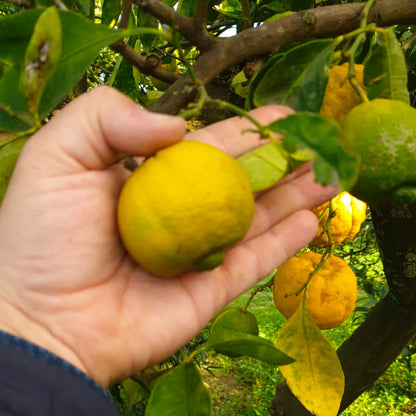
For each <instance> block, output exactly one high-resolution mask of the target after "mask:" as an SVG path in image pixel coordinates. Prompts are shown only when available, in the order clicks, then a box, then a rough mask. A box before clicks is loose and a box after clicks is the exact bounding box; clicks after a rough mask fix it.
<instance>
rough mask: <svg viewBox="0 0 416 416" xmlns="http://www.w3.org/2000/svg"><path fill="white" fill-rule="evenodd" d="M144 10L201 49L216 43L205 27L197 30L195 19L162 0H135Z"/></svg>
mask: <svg viewBox="0 0 416 416" xmlns="http://www.w3.org/2000/svg"><path fill="white" fill-rule="evenodd" d="M133 1H134V2H135V3H136V4H137V5H138V6H139V7H140V8H141V9H142V10H144V11H145V12H147V13H149V14H151V15H152V16H154V17H156V19H158V20H160V21H161V22H162V23H166V24H168V25H169V26H171V27H173V28H174V29H175V30H176V31H177V32H178V33H180V34H181V35H182V36H183V37H184V38H185V39H186V40H188V41H189V42H190V43H191V44H192V45H195V46H196V47H197V48H198V49H200V50H201V51H205V50H209V49H210V48H211V46H212V45H213V44H214V43H215V40H214V39H213V38H211V37H210V36H209V34H208V32H207V31H206V30H205V29H199V30H195V27H194V20H193V19H191V18H189V17H186V16H183V15H182V14H180V13H178V12H177V11H175V10H174V9H173V8H172V7H169V6H167V5H166V4H165V3H163V2H162V1H161V0H133Z"/></svg>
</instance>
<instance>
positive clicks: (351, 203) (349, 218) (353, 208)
mask: <svg viewBox="0 0 416 416" xmlns="http://www.w3.org/2000/svg"><path fill="white" fill-rule="evenodd" d="M330 202H331V206H332V210H333V216H332V218H331V225H330V231H331V237H332V243H333V244H335V245H339V244H343V243H346V242H347V241H350V240H352V239H353V238H354V237H355V236H356V235H357V233H358V231H360V228H361V224H362V223H363V222H364V221H365V219H366V216H367V204H366V203H365V202H363V201H360V200H359V199H357V198H355V197H353V196H352V195H351V194H350V193H348V192H341V193H340V194H338V195H337V196H335V197H334V198H332V200H331V201H327V202H324V203H323V204H321V205H319V206H318V207H316V208H314V209H313V210H312V212H313V213H314V214H315V215H316V217H317V218H318V219H319V218H321V217H322V218H321V220H320V221H319V228H318V232H317V233H316V236H315V238H314V239H313V240H312V241H311V243H310V244H309V245H310V246H312V247H325V246H328V244H329V241H328V235H327V233H326V232H325V225H326V223H327V221H328V215H329V209H327V208H328V205H329V203H330ZM325 210H326V212H325Z"/></svg>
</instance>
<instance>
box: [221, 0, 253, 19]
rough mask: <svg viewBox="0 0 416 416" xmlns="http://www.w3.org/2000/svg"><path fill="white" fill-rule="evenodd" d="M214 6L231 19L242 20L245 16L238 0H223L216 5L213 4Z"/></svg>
mask: <svg viewBox="0 0 416 416" xmlns="http://www.w3.org/2000/svg"><path fill="white" fill-rule="evenodd" d="M214 8H215V10H216V11H218V12H219V13H221V14H223V15H224V16H227V17H231V18H232V19H237V20H244V19H246V18H247V17H246V15H245V14H244V12H243V10H242V9H241V5H240V2H239V1H238V0H224V1H222V2H221V3H220V4H219V5H218V6H214Z"/></svg>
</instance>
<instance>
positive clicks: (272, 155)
mask: <svg viewBox="0 0 416 416" xmlns="http://www.w3.org/2000/svg"><path fill="white" fill-rule="evenodd" d="M415 24H416V3H415V2H414V0H377V1H375V0H369V1H368V2H359V1H357V0H223V1H221V0H180V1H176V0H163V1H162V0H103V1H102V2H100V1H98V0H97V1H94V2H93V1H91V0H7V1H4V0H3V1H0V197H2V196H3V195H4V193H5V192H6V189H7V185H8V180H9V178H10V176H11V174H12V172H13V168H14V164H15V162H16V159H17V157H18V155H19V152H20V150H21V148H22V147H23V145H24V144H25V142H26V141H27V140H30V137H31V135H32V134H33V133H34V132H35V131H36V130H38V129H39V128H40V127H41V126H42V125H43V124H44V123H46V122H47V121H48V120H49V119H50V118H51V117H53V115H54V114H55V112H56V111H59V109H60V108H61V107H62V106H63V105H65V103H66V102H68V101H70V100H71V99H73V98H74V97H76V96H77V95H79V94H81V93H82V92H85V91H87V90H88V89H91V88H94V87H96V86H99V85H102V84H108V85H111V86H113V87H114V88H117V89H118V90H120V91H121V92H123V93H124V94H126V95H127V96H129V97H130V98H131V99H133V100H134V101H136V102H137V103H139V104H140V105H142V106H144V107H146V108H149V109H151V110H153V111H158V112H164V113H170V114H179V115H181V116H182V117H184V118H185V119H186V120H188V126H189V128H190V129H194V128H197V127H198V126H199V125H204V124H207V123H211V122H213V121H217V120H220V119H223V118H225V117H229V116H230V115H239V116H242V117H246V118H247V119H248V120H250V121H251V123H252V129H253V130H255V131H257V132H258V133H259V134H260V135H261V136H262V137H264V138H265V139H269V144H266V145H264V146H263V147H261V148H259V149H256V150H254V151H252V152H250V153H247V154H245V155H243V156H242V157H241V158H240V159H239V160H238V163H239V165H240V168H241V169H242V170H243V171H244V172H245V174H246V175H247V177H248V182H249V185H250V186H251V190H252V191H254V192H261V191H262V190H264V189H266V188H268V187H270V186H272V185H274V184H276V183H277V182H279V181H280V180H281V179H282V178H284V177H285V176H286V175H288V174H289V173H290V172H292V171H293V170H295V169H297V168H298V167H300V166H301V165H303V164H304V163H305V162H307V161H312V166H313V170H314V172H315V178H316V180H317V181H318V182H320V183H322V184H329V183H334V182H336V183H338V184H339V185H340V187H341V189H342V191H343V192H345V194H342V196H341V195H340V196H339V197H337V198H338V199H334V200H332V201H330V202H328V203H327V204H326V205H325V206H322V207H318V208H319V209H317V210H316V212H315V213H316V215H317V217H318V218H319V220H320V229H319V231H318V235H317V236H316V238H315V239H314V242H312V244H311V246H310V247H309V248H308V249H306V250H305V251H304V252H303V253H302V254H301V255H299V256H298V257H296V258H294V259H290V260H289V262H290V263H289V262H288V263H286V264H285V265H283V266H282V267H281V268H279V270H277V272H276V274H275V275H274V274H273V276H271V277H270V280H269V281H268V282H267V283H266V284H265V285H264V286H263V287H261V288H260V289H264V288H266V287H270V286H271V285H272V284H273V283H274V292H275V302H276V306H277V307H278V308H280V309H279V310H282V313H283V314H284V315H285V316H286V317H287V318H288V320H287V322H286V324H285V326H284V327H283V328H282V330H281V332H280V333H279V334H278V337H277V343H276V344H275V345H274V344H273V343H272V342H270V341H269V340H266V339H264V338H261V337H259V335H258V326H257V322H256V319H255V317H254V316H253V315H252V314H250V313H249V312H248V311H247V310H246V309H247V308H246V307H245V308H228V309H226V310H224V311H222V312H220V314H219V315H218V316H216V317H215V318H214V320H213V322H212V324H211V327H210V331H209V335H207V336H204V337H202V338H196V340H194V341H193V343H191V344H190V345H189V346H187V347H186V348H185V352H184V351H182V352H180V353H178V354H177V355H175V356H173V357H171V359H170V360H169V361H168V362H167V363H165V365H164V366H161V367H160V368H159V369H158V371H151V370H149V371H147V372H144V374H141V375H137V377H133V378H130V379H127V380H124V381H123V382H122V383H121V385H120V390H118V391H119V392H120V391H121V392H122V394H121V396H122V397H121V396H117V395H116V396H117V397H116V400H119V401H120V408H121V409H122V410H123V411H125V413H126V414H144V413H145V414H146V415H147V416H152V415H161V414H167V413H166V412H167V409H169V412H170V413H169V414H171V415H181V416H184V415H202V416H204V415H211V414H212V404H211V398H210V395H209V392H208V390H207V389H206V388H205V386H204V384H203V382H202V380H201V377H200V374H199V371H198V367H197V365H196V364H197V363H198V360H199V359H200V358H198V357H200V356H201V355H203V354H204V353H205V352H206V351H216V352H219V353H224V354H228V355H230V356H232V357H235V356H242V355H248V356H251V357H254V358H256V359H259V360H263V361H265V362H268V363H270V364H271V365H275V366H279V368H280V370H281V372H282V374H283V375H284V377H285V379H286V384H283V385H280V386H277V390H276V396H275V398H274V402H273V407H272V409H271V412H272V414H275V415H281V414H285V415H297V416H299V415H308V414H316V415H323V416H328V415H329V416H330V415H336V414H338V413H339V412H341V411H342V410H343V409H345V408H346V407H348V406H349V405H350V404H351V403H352V402H353V401H354V400H355V399H356V398H357V397H358V396H359V395H360V394H361V393H362V392H364V391H365V390H366V389H367V388H368V387H369V386H370V385H371V384H372V383H373V382H374V381H375V380H376V379H377V378H378V377H379V376H380V375H381V374H383V372H384V371H385V370H386V369H387V367H388V366H389V365H390V364H391V363H392V362H393V361H394V359H395V358H396V357H397V356H398V354H399V353H400V351H401V350H402V349H403V348H404V347H405V346H406V345H407V344H408V343H409V342H410V341H411V340H412V339H413V338H414V337H415V336H416V245H415V242H414V236H413V233H412V232H411V230H414V229H415V227H416V205H415V201H416V170H415V161H416V121H415V120H416V117H415V115H416V110H414V109H413V108H412V104H414V102H415V90H416V82H415V80H416V34H415V30H414V26H413V25H415ZM271 103H279V104H284V105H288V106H290V107H292V108H293V109H294V110H295V113H294V114H292V115H290V116H288V117H287V118H285V119H282V120H278V121H275V122H273V123H270V124H268V125H262V124H261V123H259V122H258V121H257V120H256V119H255V118H253V116H252V115H251V114H250V113H249V112H248V110H250V109H252V108H255V107H259V106H263V105H267V104H271ZM276 133H277V134H281V135H282V136H283V137H284V139H283V140H282V141H280V140H276ZM219 157H220V158H221V157H222V156H219ZM124 162H125V165H126V166H127V167H130V168H132V169H134V168H135V166H134V161H132V160H129V159H128V158H126V159H125V160H124ZM196 162H198V161H196ZM162 165H163V163H162ZM149 166H150V165H149ZM149 169H151V168H150V167H149ZM155 169H162V170H163V166H162V167H160V168H158V167H157V166H156V168H155ZM195 169H196V170H198V169H199V170H201V167H200V166H199V165H198V163H196V166H195ZM233 169H234V168H233ZM137 172H138V173H139V172H140V170H138V171H137ZM142 172H143V171H142ZM238 175H240V173H238ZM140 176H143V175H142V174H141V173H140V174H139V175H137V178H138V179H137V180H142V179H139V177H140ZM132 177H135V174H133V175H132ZM244 180H245V179H244ZM221 182H223V181H221ZM213 186H214V185H213ZM215 186H219V184H216V185H215ZM347 191H350V192H351V193H352V194H353V195H354V196H357V197H358V198H360V199H362V201H358V202H355V198H354V197H353V196H351V195H350V194H347V199H348V201H347V203H346V205H345V195H346V193H347ZM129 197H130V196H129ZM244 198H245V200H250V201H251V195H249V196H247V195H246V196H244ZM352 198H354V199H352ZM250 203H251V202H250ZM366 203H368V204H369V209H370V211H371V218H372V221H373V225H374V229H375V232H376V235H377V241H378V245H379V248H380V251H381V255H382V259H383V264H384V270H385V275H386V279H387V282H388V285H389V292H388V294H387V295H386V296H385V297H384V298H383V299H382V300H381V301H380V302H378V303H377V304H376V305H375V306H374V307H373V308H372V309H371V311H370V313H369V314H368V316H367V319H366V320H365V321H364V323H362V324H361V325H360V326H359V327H358V329H357V330H356V331H355V332H354V334H353V335H352V336H351V337H350V338H348V339H346V340H345V342H344V343H343V344H342V346H341V347H340V348H339V349H338V350H337V351H334V349H333V348H332V346H331V345H330V344H329V342H328V341H327V339H326V337H325V334H324V332H323V329H325V328H328V327H331V325H332V326H334V325H339V324H340V323H342V322H343V321H344V320H345V319H346V318H347V317H348V316H349V314H350V313H351V312H352V310H353V307H354V302H355V296H356V280H355V276H354V273H353V272H352V270H351V269H350V267H349V266H348V264H346V263H345V262H344V261H343V260H341V259H338V258H336V257H335V255H334V247H335V246H336V245H337V244H342V243H343V242H345V241H348V240H349V239H351V238H353V236H354V235H355V234H356V233H357V232H358V230H359V227H360V225H361V223H362V222H363V221H364V219H365V216H366V208H367V205H366ZM121 204H122V203H121ZM127 205H128V204H127ZM128 206H130V205H128ZM249 211H250V209H249ZM344 213H345V215H346V216H345V217H341V214H344ZM120 215H121V214H120ZM126 215H130V214H129V213H128V214H126ZM143 215H144V214H143ZM121 216H122V218H121V220H120V223H123V221H124V220H125V216H124V214H122V215H121ZM247 218H251V213H250V214H247ZM331 223H332V225H331ZM334 224H339V225H338V226H337V227H334ZM220 226H221V225H218V227H220ZM243 228H244V229H245V228H246V225H244V227H243ZM340 229H341V231H342V232H341V234H340V235H341V236H339V233H338V231H340ZM242 234H244V232H242ZM242 236H243V235H240V234H239V235H238V236H237V237H236V238H235V239H234V238H233V239H232V241H227V242H224V245H227V244H228V243H232V242H234V241H236V240H238V239H239V238H242ZM184 238H185V240H186V238H187V237H186V236H185V237H184ZM207 239H208V237H207V238H206V239H205V240H207ZM205 240H204V242H206V241H205ZM126 244H127V245H129V244H130V242H129V243H126ZM131 244H132V245H133V246H134V245H135V244H136V242H135V241H133V242H132V243H131ZM141 244H142V243H141ZM222 244H223V243H221V245H222ZM143 245H144V246H146V245H147V242H144V243H143ZM207 245H209V246H210V247H211V248H212V246H215V242H214V243H212V242H210V243H209V244H208V243H207ZM156 249H157V248H156V247H155V250H156ZM134 251H135V248H134V247H133V248H132V249H131V252H132V253H133V252H134ZM317 253H319V254H317ZM203 254H204V256H205V255H206V254H209V256H208V257H209V260H210V261H209V262H208V263H207V262H204V265H203V268H204V269H205V268H211V267H215V266H216V265H218V263H220V262H221V259H222V257H221V256H219V257H218V256H217V253H214V254H215V256H212V254H213V253H210V252H209V253H203ZM151 256H152V253H150V254H149V256H147V258H146V259H145V260H149V259H150V260H149V263H154V261H152V258H151ZM204 259H205V257H204ZM174 260H176V259H174ZM194 260H195V259H194ZM194 260H192V261H194ZM138 261H139V262H142V261H144V260H141V259H138ZM156 266H157V265H156ZM187 266H189V265H186V267H187ZM149 267H153V265H152V266H149ZM180 267H184V266H182V265H181V266H180ZM154 270H156V273H157V267H156V268H155V269H154ZM181 270H182V269H181ZM171 273H172V271H171V270H170V269H169V270H163V271H162V272H160V274H162V275H165V276H170V275H171ZM287 275H291V276H295V277H296V278H297V277H298V275H299V279H297V280H299V282H300V283H299V285H298V286H294V285H293V284H294V280H296V279H292V281H290V282H289V283H290V284H289V283H288V282H287V280H285V279H287ZM347 275H348V277H347V280H346V281H344V282H343V281H342V279H345V278H346V276H347ZM338 276H340V277H339V278H340V279H341V281H339V280H337V279H338ZM346 282H347V283H346ZM342 290H344V291H347V293H346V294H347V296H340V295H339V291H342ZM314 293H319V295H314ZM322 294H325V296H327V297H329V298H330V299H332V300H333V299H336V300H337V301H338V304H337V302H335V303H334V302H333V303H331V304H330V305H331V306H329V307H328V308H329V309H326V310H324V312H325V311H326V312H327V313H326V315H325V313H324V314H322V313H320V312H322V310H321V309H322V308H324V306H323V305H324V304H323V303H322V304H321V303H319V302H317V299H318V296H321V295H322ZM294 299H295V300H296V301H297V302H293V300H294ZM343 299H346V300H345V301H344V300H343ZM286 304H289V306H287V305H286ZM246 306H247V305H246ZM338 306H342V313H341V315H340V317H338V316H336V313H335V311H336V310H337V307H338ZM314 309H315V310H314ZM318 315H323V316H320V317H319V319H318V318H317V316H318ZM328 315H331V316H328ZM328 318H334V322H335V323H334V322H329V321H331V319H328ZM155 380H156V381H155ZM143 398H144V399H143ZM142 399H143V400H142ZM123 400H124V402H123ZM122 402H123V403H124V404H125V403H128V404H130V405H131V406H127V407H125V406H124V404H123V403H122ZM138 403H140V404H142V403H144V404H145V406H144V407H145V409H142V408H139V407H140V406H138ZM140 412H141V413H140Z"/></svg>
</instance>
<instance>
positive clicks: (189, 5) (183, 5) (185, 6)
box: [178, 0, 196, 17]
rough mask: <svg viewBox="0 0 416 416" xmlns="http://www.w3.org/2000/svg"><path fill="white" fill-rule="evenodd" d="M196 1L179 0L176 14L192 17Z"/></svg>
mask: <svg viewBox="0 0 416 416" xmlns="http://www.w3.org/2000/svg"><path fill="white" fill-rule="evenodd" d="M195 9H196V1H195V0H179V3H178V12H179V13H181V14H183V15H184V16H186V17H192V16H193V15H194V14H195Z"/></svg>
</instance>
